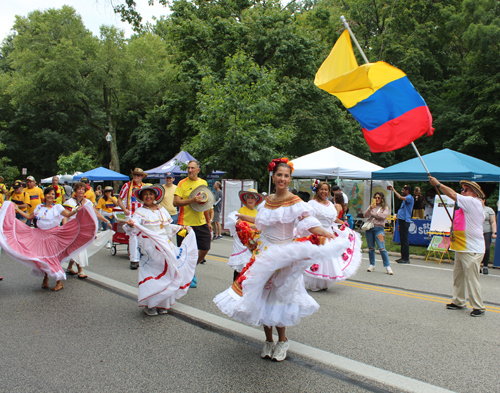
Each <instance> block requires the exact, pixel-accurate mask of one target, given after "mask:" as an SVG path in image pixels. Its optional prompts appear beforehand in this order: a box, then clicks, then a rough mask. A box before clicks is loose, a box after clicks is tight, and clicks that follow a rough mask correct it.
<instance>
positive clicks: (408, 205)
mask: <svg viewBox="0 0 500 393" xmlns="http://www.w3.org/2000/svg"><path fill="white" fill-rule="evenodd" d="M391 190H393V191H394V195H396V197H397V198H398V199H399V200H401V201H403V203H402V204H401V206H400V208H399V210H398V214H397V217H398V230H399V238H400V242H401V258H399V259H397V260H396V262H397V263H410V233H409V229H410V224H411V213H412V211H413V203H414V200H413V197H412V196H411V195H410V192H411V188H410V187H409V186H406V185H405V186H404V187H403V188H402V189H401V194H400V193H398V192H397V191H396V190H395V189H394V187H391Z"/></svg>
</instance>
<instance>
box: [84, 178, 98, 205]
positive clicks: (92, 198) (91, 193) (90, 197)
mask: <svg viewBox="0 0 500 393" xmlns="http://www.w3.org/2000/svg"><path fill="white" fill-rule="evenodd" d="M81 181H82V182H84V183H85V185H86V186H87V191H85V198H87V199H88V200H89V201H91V202H92V204H93V205H94V206H95V192H94V190H93V189H92V187H90V185H89V179H87V178H86V177H82V180H81Z"/></svg>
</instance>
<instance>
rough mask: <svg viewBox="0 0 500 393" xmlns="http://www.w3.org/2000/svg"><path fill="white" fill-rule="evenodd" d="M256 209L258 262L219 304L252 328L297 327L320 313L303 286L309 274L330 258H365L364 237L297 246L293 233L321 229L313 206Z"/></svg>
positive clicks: (294, 201) (296, 202) (291, 202)
mask: <svg viewBox="0 0 500 393" xmlns="http://www.w3.org/2000/svg"><path fill="white" fill-rule="evenodd" d="M257 210H258V213H257V217H256V219H255V225H256V226H257V228H258V229H259V230H260V231H261V234H260V238H259V241H258V242H257V249H256V250H255V251H254V252H253V256H252V259H253V258H254V262H253V263H252V262H250V263H249V264H248V265H247V267H246V268H245V269H246V270H245V269H244V271H243V272H242V273H241V274H240V276H239V277H238V278H237V279H236V281H235V282H234V283H233V285H232V286H231V287H230V288H228V289H227V290H225V291H224V292H222V293H220V294H219V295H217V296H216V297H215V298H214V302H215V304H216V305H217V307H219V309H220V310H221V311H222V312H223V313H224V314H227V315H228V316H230V317H231V318H233V319H236V320H238V321H242V322H245V323H248V324H251V325H255V326H261V325H265V326H278V327H283V326H292V325H296V324H298V323H299V322H300V320H301V318H302V317H305V316H308V315H311V314H313V313H314V312H316V311H317V310H318V308H319V304H318V303H317V302H316V301H315V300H314V299H313V298H312V297H311V296H310V295H309V294H308V293H307V291H306V289H305V287H304V279H303V272H304V270H305V269H306V268H307V267H309V266H311V265H312V264H313V263H314V261H316V260H324V259H326V258H327V257H328V256H330V255H344V254H345V255H349V256H350V255H353V254H354V255H360V246H361V242H359V241H358V239H359V237H353V241H351V238H350V236H349V235H350V233H348V232H347V231H341V232H342V234H341V235H340V236H339V237H337V238H335V239H332V240H330V241H327V242H326V243H325V244H324V245H315V244H312V243H311V242H309V241H307V242H297V241H294V235H293V233H294V228H296V229H297V230H298V231H299V233H302V232H303V231H307V232H308V229H310V228H313V227H317V226H320V225H321V224H320V222H319V221H318V220H317V219H316V218H314V217H313V216H312V215H311V207H310V206H309V205H308V204H307V203H304V202H303V201H302V200H301V199H300V198H299V197H297V196H295V195H294V196H292V197H289V198H287V199H285V200H282V201H280V202H273V201H269V200H268V201H266V203H265V204H261V205H260V206H259V207H258V209H257ZM354 239H356V241H354Z"/></svg>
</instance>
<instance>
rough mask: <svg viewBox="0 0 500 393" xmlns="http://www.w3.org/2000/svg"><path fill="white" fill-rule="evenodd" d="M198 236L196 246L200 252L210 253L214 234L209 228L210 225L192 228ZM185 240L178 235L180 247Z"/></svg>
mask: <svg viewBox="0 0 500 393" xmlns="http://www.w3.org/2000/svg"><path fill="white" fill-rule="evenodd" d="M191 228H193V230H194V233H195V234H196V244H197V246H198V250H201V251H208V250H210V244H211V242H212V233H211V232H210V229H209V228H208V224H204V225H200V226H196V227H191ZM183 240H184V238H183V237H182V236H179V235H177V245H178V246H180V245H181V243H182V241H183Z"/></svg>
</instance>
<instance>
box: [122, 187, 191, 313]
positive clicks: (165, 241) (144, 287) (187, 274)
mask: <svg viewBox="0 0 500 393" xmlns="http://www.w3.org/2000/svg"><path fill="white" fill-rule="evenodd" d="M135 197H136V198H137V200H138V201H140V202H141V203H142V207H140V208H138V209H137V210H136V211H135V213H134V215H133V216H132V218H131V219H130V220H128V221H127V225H125V226H124V229H125V230H126V231H127V232H128V233H133V234H135V235H137V241H138V246H139V250H140V254H141V259H140V262H139V306H140V307H144V312H145V313H146V314H147V315H149V316H156V315H158V314H166V313H167V310H168V309H169V308H170V306H172V305H173V304H174V303H175V300H176V299H180V298H181V297H182V296H184V295H185V294H186V292H187V291H188V289H189V284H190V283H191V280H192V278H193V276H194V270H195V268H196V263H197V261H198V247H197V246H196V235H195V233H194V231H193V230H192V229H191V228H190V227H184V226H182V225H175V224H172V218H171V217H170V214H169V213H168V212H167V210H166V209H165V208H164V207H161V206H158V205H157V204H158V203H160V202H161V199H162V198H163V188H161V187H154V186H144V187H142V188H140V189H137V190H136V191H135ZM185 229H187V236H186V238H185V239H184V240H183V242H182V245H181V247H176V246H175V245H174V244H173V243H172V242H171V241H170V238H171V237H172V236H173V235H175V234H177V233H178V232H180V231H182V230H185Z"/></svg>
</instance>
